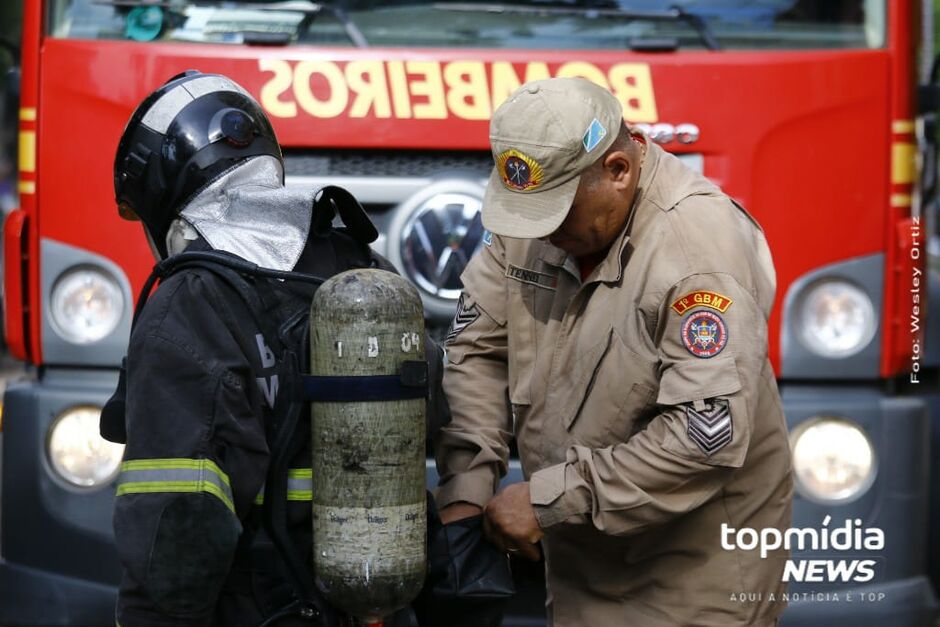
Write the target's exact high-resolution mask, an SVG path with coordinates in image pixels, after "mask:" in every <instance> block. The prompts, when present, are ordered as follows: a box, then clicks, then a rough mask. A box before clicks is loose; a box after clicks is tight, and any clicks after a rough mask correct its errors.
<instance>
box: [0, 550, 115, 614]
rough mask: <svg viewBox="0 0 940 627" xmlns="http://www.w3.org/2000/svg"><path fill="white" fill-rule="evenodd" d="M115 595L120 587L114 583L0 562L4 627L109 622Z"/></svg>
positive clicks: (0, 602)
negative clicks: (109, 583) (113, 584)
mask: <svg viewBox="0 0 940 627" xmlns="http://www.w3.org/2000/svg"><path fill="white" fill-rule="evenodd" d="M116 597H117V589H116V588H114V587H112V586H107V585H103V584H97V583H94V582H91V581H87V580H83V579H76V578H73V577H66V576H63V575H59V574H56V573H51V572H49V571H42V570H36V569H32V568H27V567H24V566H19V565H17V564H11V563H8V562H0V624H2V625H4V627H14V626H17V625H23V626H26V625H29V626H31V627H32V626H37V627H38V626H40V625H43V626H45V625H107V624H109V622H111V621H110V617H111V616H113V615H114V600H115V598H116ZM102 619H107V622H103V621H102Z"/></svg>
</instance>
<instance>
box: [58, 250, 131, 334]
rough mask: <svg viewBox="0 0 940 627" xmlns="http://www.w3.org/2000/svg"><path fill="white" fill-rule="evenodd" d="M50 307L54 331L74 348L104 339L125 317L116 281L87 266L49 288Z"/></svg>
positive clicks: (76, 269) (72, 270)
mask: <svg viewBox="0 0 940 627" xmlns="http://www.w3.org/2000/svg"><path fill="white" fill-rule="evenodd" d="M50 304H51V306H50V308H49V311H50V315H51V318H52V326H53V328H54V329H55V330H56V332H57V333H58V334H59V335H60V336H62V338H63V339H65V340H66V341H69V342H72V343H73V344H90V343H92V342H97V341H98V340H100V339H103V338H105V337H107V336H108V334H110V333H111V332H112V331H114V329H115V328H117V326H118V324H119V323H120V322H121V317H122V316H123V315H124V295H123V294H122V293H121V287H120V286H119V285H118V283H117V281H115V280H114V279H113V278H112V277H111V276H110V275H108V274H106V273H105V272H103V271H101V270H98V269H96V268H93V267H88V266H83V267H78V268H73V269H71V270H69V271H68V272H66V273H64V274H63V275H62V276H60V277H59V279H58V280H57V281H56V283H55V285H54V286H53V288H52V295H51V298H50Z"/></svg>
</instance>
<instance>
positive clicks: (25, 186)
mask: <svg viewBox="0 0 940 627" xmlns="http://www.w3.org/2000/svg"><path fill="white" fill-rule="evenodd" d="M17 189H18V190H19V192H20V193H21V194H35V193H36V182H35V181H20V182H19V185H18V186H17Z"/></svg>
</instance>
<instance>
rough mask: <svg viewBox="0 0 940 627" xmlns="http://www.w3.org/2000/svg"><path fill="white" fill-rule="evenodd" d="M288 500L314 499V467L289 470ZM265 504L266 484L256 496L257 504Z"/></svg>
mask: <svg viewBox="0 0 940 627" xmlns="http://www.w3.org/2000/svg"><path fill="white" fill-rule="evenodd" d="M287 500H288V501H312V500H313V468H291V469H290V470H288V471H287ZM263 504H264V486H261V490H260V491H259V492H258V496H256V497H255V505H263Z"/></svg>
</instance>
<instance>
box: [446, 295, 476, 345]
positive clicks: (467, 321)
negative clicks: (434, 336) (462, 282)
mask: <svg viewBox="0 0 940 627" xmlns="http://www.w3.org/2000/svg"><path fill="white" fill-rule="evenodd" d="M479 317H480V310H479V309H477V306H476V305H470V306H469V307H467V304H466V302H465V301H464V297H463V294H461V295H460V300H458V301H457V313H455V314H454V320H453V322H451V323H450V329H448V330H447V335H446V336H445V337H444V345H445V346H446V345H448V344H450V343H451V342H453V341H454V338H456V337H457V336H458V335H460V332H461V331H463V330H464V329H466V328H467V327H469V326H470V325H471V324H473V323H474V322H476V319H477V318H479Z"/></svg>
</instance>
